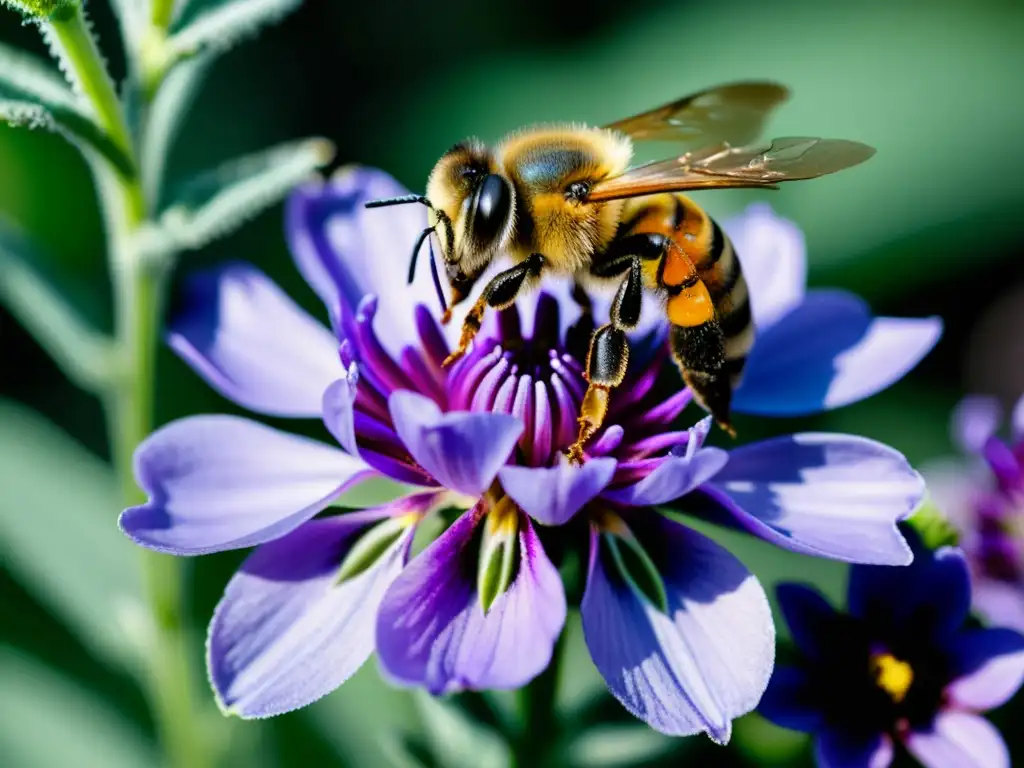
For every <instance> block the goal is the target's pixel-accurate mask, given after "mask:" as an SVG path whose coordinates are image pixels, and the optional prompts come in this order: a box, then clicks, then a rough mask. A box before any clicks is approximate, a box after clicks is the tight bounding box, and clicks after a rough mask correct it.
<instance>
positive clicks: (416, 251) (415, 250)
mask: <svg viewBox="0 0 1024 768" xmlns="http://www.w3.org/2000/svg"><path fill="white" fill-rule="evenodd" d="M433 231H434V228H433V227H427V228H426V229H424V230H423V231H422V232H420V236H419V237H417V238H416V245H414V246H413V247H412V258H411V259H409V278H408V280H409V285H412V281H413V279H414V278H415V277H416V260H417V259H418V258H419V256H420V249H421V248H423V241H424V240H426V239H427V238H428V237H430V233H431V232H433Z"/></svg>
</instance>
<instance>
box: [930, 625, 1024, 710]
mask: <svg viewBox="0 0 1024 768" xmlns="http://www.w3.org/2000/svg"><path fill="white" fill-rule="evenodd" d="M949 650H950V654H951V656H952V663H953V665H954V670H953V674H954V675H955V676H956V679H955V680H954V681H953V683H952V684H951V685H949V686H948V687H947V688H946V695H947V696H948V697H949V698H950V700H951V701H952V702H953V704H954V706H957V707H960V708H963V709H971V710H975V711H978V712H983V711H985V710H986V709H995V708H996V707H998V706H1000V705H1002V704H1005V703H1006V702H1007V701H1009V700H1010V698H1011V697H1012V696H1013V695H1014V694H1015V693H1016V692H1017V691H1018V690H1019V689H1020V686H1021V682H1024V636H1022V635H1021V634H1020V633H1018V632H1014V631H1013V630H1011V629H971V630H966V631H964V632H961V633H959V634H958V635H957V636H956V638H955V639H954V640H953V641H952V643H951V644H950V647H949Z"/></svg>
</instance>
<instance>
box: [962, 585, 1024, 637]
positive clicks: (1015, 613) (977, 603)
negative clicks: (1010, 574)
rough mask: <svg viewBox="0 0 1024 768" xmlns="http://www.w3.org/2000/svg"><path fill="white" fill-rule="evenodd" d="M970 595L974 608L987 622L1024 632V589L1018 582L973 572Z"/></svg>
mask: <svg viewBox="0 0 1024 768" xmlns="http://www.w3.org/2000/svg"><path fill="white" fill-rule="evenodd" d="M972 597H973V600H974V609H975V610H976V611H978V613H980V614H981V615H982V616H983V617H984V618H985V621H987V622H988V623H989V624H992V625H993V626H997V627H1009V628H1010V629H1015V630H1017V631H1018V632H1024V589H1021V586H1020V585H1019V584H1014V583H1012V582H1008V581H1002V580H1000V579H991V578H986V577H984V576H980V575H978V574H975V576H974V583H973V596H972Z"/></svg>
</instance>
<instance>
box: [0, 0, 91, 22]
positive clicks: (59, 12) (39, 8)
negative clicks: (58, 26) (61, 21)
mask: <svg viewBox="0 0 1024 768" xmlns="http://www.w3.org/2000/svg"><path fill="white" fill-rule="evenodd" d="M0 2H2V3H3V4H4V5H7V6H9V7H10V8H13V9H14V10H15V11H18V12H20V13H22V14H24V15H25V16H28V17H29V18H35V19H50V18H61V17H65V16H67V15H68V14H69V13H72V12H73V11H74V9H75V8H77V7H78V0H0Z"/></svg>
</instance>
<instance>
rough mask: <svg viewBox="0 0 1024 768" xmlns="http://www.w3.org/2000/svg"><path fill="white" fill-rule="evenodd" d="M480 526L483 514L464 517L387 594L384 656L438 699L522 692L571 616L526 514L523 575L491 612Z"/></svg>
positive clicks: (381, 635) (382, 617) (399, 674)
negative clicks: (481, 596) (481, 595)
mask: <svg viewBox="0 0 1024 768" xmlns="http://www.w3.org/2000/svg"><path fill="white" fill-rule="evenodd" d="M478 509H479V508H478ZM479 522H480V520H479V518H478V516H477V514H476V513H475V511H470V512H468V513H466V514H464V515H463V516H462V517H460V518H459V519H458V520H456V521H455V523H454V524H453V525H452V526H451V527H450V528H449V529H448V530H447V531H446V532H445V533H444V534H442V535H441V537H440V538H438V539H437V540H436V541H434V543H432V544H431V545H430V546H429V547H427V549H425V550H424V551H423V553H422V554H420V555H419V556H418V557H416V558H415V559H414V560H413V561H412V562H411V563H410V564H409V566H408V567H407V568H406V569H405V571H403V573H402V575H401V576H399V577H398V579H396V580H395V582H394V584H392V586H391V589H389V590H388V592H387V594H386V595H385V597H384V602H383V603H382V605H381V608H380V613H379V616H378V620H377V651H378V654H379V655H380V660H381V664H382V666H383V667H384V669H385V671H386V672H387V673H388V674H389V675H390V676H391V677H393V678H395V679H396V680H397V681H399V682H402V683H406V684H411V685H422V686H425V687H426V688H427V690H429V691H430V692H431V693H434V694H439V693H444V692H448V691H453V690H458V689H461V688H469V689H484V688H496V689H506V688H518V687H519V686H522V685H525V684H526V683H527V682H529V681H530V680H531V679H533V678H534V677H536V676H537V675H538V674H539V673H540V672H541V671H542V670H543V669H544V668H545V667H547V665H548V662H549V661H550V660H551V654H552V651H553V648H554V643H555V640H556V638H557V637H558V635H559V633H560V632H561V630H562V625H563V624H564V623H565V612H566V606H565V593H564V592H563V589H562V581H561V579H560V577H559V575H558V571H557V570H555V567H554V566H553V565H552V564H551V562H550V561H549V560H548V558H547V555H545V554H544V550H543V549H542V548H541V544H540V540H539V539H538V538H537V535H536V533H534V531H533V528H532V526H531V525H530V522H529V519H528V518H526V517H525V516H520V530H519V547H520V560H519V572H518V573H517V574H516V577H515V580H514V581H513V582H512V584H511V586H510V587H509V588H508V590H507V591H506V592H504V593H503V594H501V595H500V596H498V597H497V599H495V601H494V602H493V603H492V604H491V607H490V610H489V611H488V612H487V614H486V615H484V613H483V611H482V610H481V607H480V601H479V600H478V598H477V595H476V590H475V578H476V569H475V565H476V562H475V557H474V555H475V552H474V547H473V546H472V541H473V538H474V534H475V529H476V527H477V525H478V523H479Z"/></svg>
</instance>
